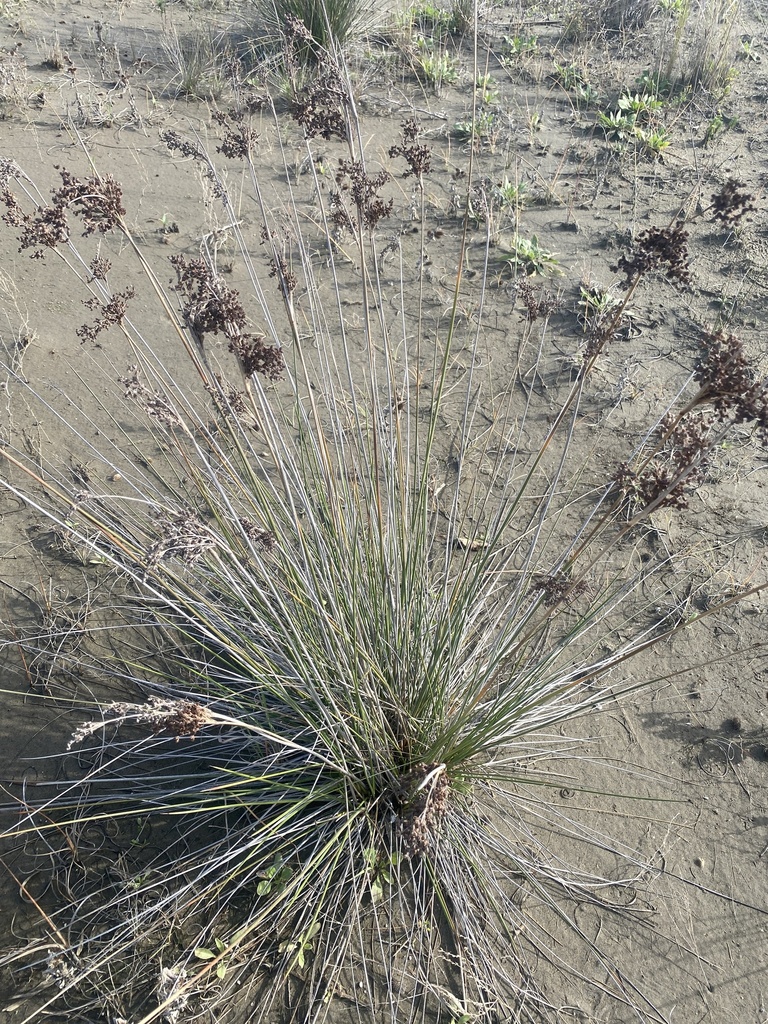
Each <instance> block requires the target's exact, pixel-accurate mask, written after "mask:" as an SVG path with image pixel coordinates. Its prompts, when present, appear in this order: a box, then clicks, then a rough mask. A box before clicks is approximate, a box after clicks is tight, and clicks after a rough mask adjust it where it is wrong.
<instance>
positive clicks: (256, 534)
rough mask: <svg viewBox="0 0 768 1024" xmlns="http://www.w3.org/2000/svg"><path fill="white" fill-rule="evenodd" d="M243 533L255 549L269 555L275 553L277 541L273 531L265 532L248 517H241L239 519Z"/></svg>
mask: <svg viewBox="0 0 768 1024" xmlns="http://www.w3.org/2000/svg"><path fill="white" fill-rule="evenodd" d="M238 522H239V523H240V526H241V527H242V528H243V533H244V534H245V536H246V537H247V538H248V540H249V541H250V542H251V544H253V546H254V547H255V548H258V549H259V550H260V551H263V552H264V553H265V554H268V553H269V552H270V551H274V549H275V546H276V544H277V539H276V537H275V535H274V533H272V531H271V530H263V529H262V528H261V527H260V526H259V525H258V523H254V521H253V520H252V519H249V518H248V516H240V517H239V519H238Z"/></svg>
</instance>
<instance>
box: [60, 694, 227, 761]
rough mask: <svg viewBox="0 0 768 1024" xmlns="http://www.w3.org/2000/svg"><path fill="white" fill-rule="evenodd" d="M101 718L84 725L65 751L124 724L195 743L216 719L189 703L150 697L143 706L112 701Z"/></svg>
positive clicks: (200, 707) (187, 701) (78, 728)
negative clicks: (105, 730) (134, 723)
mask: <svg viewBox="0 0 768 1024" xmlns="http://www.w3.org/2000/svg"><path fill="white" fill-rule="evenodd" d="M102 710H103V714H104V718H103V719H102V720H101V721H99V722H84V723H83V724H82V725H79V726H78V727H77V729H75V731H74V732H73V733H72V736H71V738H70V741H69V743H68V744H67V750H71V749H72V747H74V746H76V745H77V744H78V743H82V741H83V740H84V739H87V738H88V737H89V736H92V735H93V734H94V733H95V732H99V730H101V729H103V728H104V727H105V726H106V725H122V724H123V722H126V721H128V720H129V719H130V720H131V721H134V722H136V723H137V724H138V725H149V726H150V727H151V729H152V732H153V733H154V735H157V734H158V733H160V732H170V733H171V734H172V735H173V736H175V737H176V739H177V740H179V739H181V738H182V737H183V736H186V737H189V738H190V739H194V738H195V736H197V734H198V733H199V732H200V729H201V728H202V727H203V726H204V725H211V724H213V723H214V721H215V719H214V718H213V716H212V715H211V713H210V712H209V711H208V710H207V709H206V708H204V707H203V706H202V705H201V704H197V703H195V702H193V701H189V700H170V699H169V698H166V697H156V696H151V697H150V698H149V700H148V701H147V703H146V704H129V703H127V702H126V701H114V702H113V703H111V704H106V705H105V706H104V708H103V709H102Z"/></svg>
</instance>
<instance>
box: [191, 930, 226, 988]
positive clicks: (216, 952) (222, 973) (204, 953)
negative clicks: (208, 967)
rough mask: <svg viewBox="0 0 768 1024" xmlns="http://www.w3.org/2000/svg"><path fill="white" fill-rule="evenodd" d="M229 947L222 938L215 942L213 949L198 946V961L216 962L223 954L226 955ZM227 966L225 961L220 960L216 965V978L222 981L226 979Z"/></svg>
mask: <svg viewBox="0 0 768 1024" xmlns="http://www.w3.org/2000/svg"><path fill="white" fill-rule="evenodd" d="M228 948H229V947H228V946H227V945H226V944H225V943H224V942H222V940H221V939H220V938H218V937H217V938H215V939H214V940H213V948H210V947H208V946H198V947H197V949H195V951H194V953H195V956H196V957H197V959H198V960H215V959H216V957H217V956H221V954H222V953H226V952H227V949H228ZM226 974H227V965H226V963H225V961H224V960H220V961H219V963H217V964H216V977H217V978H219V979H222V978H224V977H226Z"/></svg>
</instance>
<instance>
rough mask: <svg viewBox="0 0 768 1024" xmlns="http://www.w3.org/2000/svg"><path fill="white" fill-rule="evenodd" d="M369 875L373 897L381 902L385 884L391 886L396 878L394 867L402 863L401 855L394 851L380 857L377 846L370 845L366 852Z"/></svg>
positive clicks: (374, 901)
mask: <svg viewBox="0 0 768 1024" xmlns="http://www.w3.org/2000/svg"><path fill="white" fill-rule="evenodd" d="M363 856H364V857H365V863H366V867H367V869H368V876H369V878H370V881H371V899H372V900H373V903H374V904H376V903H379V902H380V901H381V900H382V899H383V897H384V886H385V885H388V886H391V885H392V882H393V880H394V869H395V868H396V867H397V865H398V864H399V863H400V855H399V854H398V853H392V854H390V855H389V856H388V857H384V858H382V857H380V856H379V854H378V853H377V852H376V849H375V847H373V846H369V847H368V848H367V849H366V850H365V851H364V852H363Z"/></svg>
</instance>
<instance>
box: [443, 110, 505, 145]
mask: <svg viewBox="0 0 768 1024" xmlns="http://www.w3.org/2000/svg"><path fill="white" fill-rule="evenodd" d="M497 130H498V119H497V117H496V115H495V114H492V113H491V111H490V110H480V111H479V112H478V114H477V116H476V117H475V119H474V121H473V120H471V119H469V120H466V121H457V122H456V123H455V124H454V126H453V134H454V135H455V136H456V138H457V139H461V140H462V141H464V142H470V141H474V142H477V141H480V140H482V139H492V138H493V137H494V136H495V135H496V132H497Z"/></svg>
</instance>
